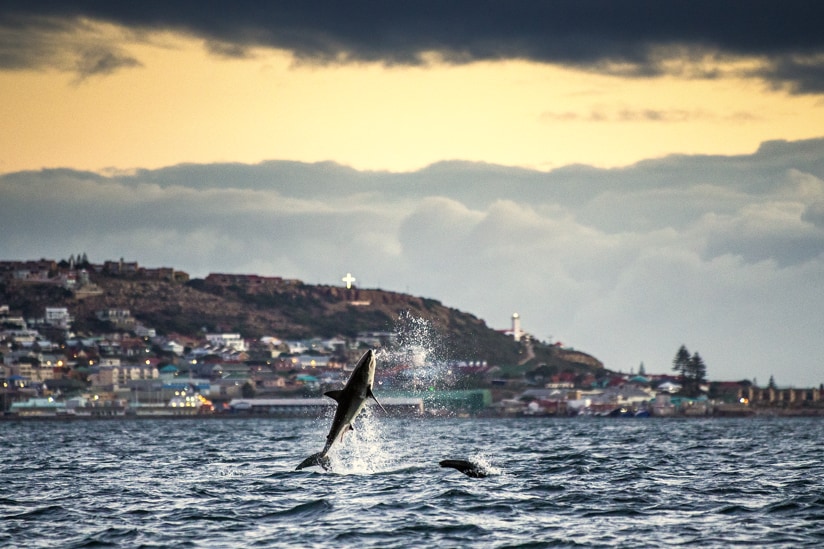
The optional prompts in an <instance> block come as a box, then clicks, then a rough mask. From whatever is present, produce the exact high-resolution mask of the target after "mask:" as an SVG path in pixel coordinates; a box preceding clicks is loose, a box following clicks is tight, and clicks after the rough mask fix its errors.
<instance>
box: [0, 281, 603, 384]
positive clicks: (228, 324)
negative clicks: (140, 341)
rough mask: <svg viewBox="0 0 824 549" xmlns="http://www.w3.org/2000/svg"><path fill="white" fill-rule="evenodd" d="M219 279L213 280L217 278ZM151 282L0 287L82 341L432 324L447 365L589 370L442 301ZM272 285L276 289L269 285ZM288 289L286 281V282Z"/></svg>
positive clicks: (345, 332) (3, 299)
mask: <svg viewBox="0 0 824 549" xmlns="http://www.w3.org/2000/svg"><path fill="white" fill-rule="evenodd" d="M210 278H211V277H210ZM210 278H207V279H206V280H203V279H194V280H191V281H187V282H178V281H172V280H158V279H149V278H146V277H143V276H140V275H120V274H117V275H112V274H106V273H93V274H92V275H91V282H92V283H93V284H94V285H96V286H97V287H98V288H99V290H100V293H99V295H89V296H87V297H83V298H79V297H77V296H75V295H74V294H73V293H72V292H70V291H67V290H64V289H62V288H60V287H58V286H56V285H52V284H38V283H31V282H19V281H14V280H8V281H6V282H0V304H8V305H9V306H10V308H11V309H13V310H17V311H20V312H22V313H23V314H24V316H26V317H28V318H34V317H42V316H43V313H44V309H45V307H46V306H50V307H67V308H68V309H69V311H70V313H71V314H72V315H73V316H74V317H75V322H74V328H75V331H76V332H78V333H95V332H102V331H106V330H107V329H109V330H110V329H111V326H110V325H109V326H107V325H106V323H102V322H101V321H99V320H98V319H97V317H96V314H95V313H96V311H98V310H101V309H108V308H121V309H128V310H129V311H130V312H131V314H132V316H133V317H135V318H136V319H137V320H138V321H140V322H141V323H143V324H144V325H146V326H150V327H153V328H155V329H156V330H157V332H158V333H159V334H172V333H178V334H181V335H186V336H192V337H196V336H198V335H199V334H202V333H203V332H204V331H206V332H239V333H241V334H243V335H244V337H249V338H258V337H261V336H266V335H270V336H276V337H278V338H281V339H300V338H309V337H312V336H318V337H324V338H326V337H333V336H344V337H347V338H354V337H355V336H356V335H357V334H358V333H360V332H367V331H375V332H389V331H401V332H402V333H403V332H404V330H398V328H399V326H398V324H399V323H402V322H409V321H410V319H418V318H419V319H424V320H426V321H427V322H428V324H427V325H428V326H429V327H431V330H432V331H433V332H435V334H436V336H435V337H434V338H433V339H435V340H436V341H437V343H438V345H437V346H438V347H439V349H437V351H438V355H439V356H441V357H443V358H454V359H466V360H486V361H488V362H489V363H490V364H497V365H514V364H517V363H519V362H524V361H525V357H532V358H530V359H529V361H528V362H529V363H530V364H533V365H535V366H537V365H538V364H550V365H553V366H556V367H557V368H558V369H568V370H574V371H582V370H589V369H590V368H588V367H584V366H582V365H581V364H579V363H575V362H571V361H567V360H564V359H563V358H561V357H560V356H558V355H557V353H555V352H554V350H553V349H552V348H548V347H544V346H541V345H540V344H537V345H533V346H531V348H530V349H525V348H524V347H523V345H522V344H519V343H517V342H515V341H513V340H512V338H511V337H509V336H507V335H504V334H502V333H500V332H498V331H496V330H493V329H491V328H490V327H488V326H487V325H486V323H485V322H484V321H483V320H481V319H479V318H477V317H475V316H473V315H471V314H468V313H465V312H461V311H458V310H457V309H453V308H449V307H446V306H444V305H443V304H442V303H441V302H439V301H436V300H434V299H427V298H421V297H415V296H411V295H407V294H400V293H395V292H388V291H383V290H373V289H368V290H367V289H359V288H351V289H346V288H342V287H333V286H314V285H307V284H303V283H301V282H300V281H288V280H287V281H282V283H278V284H268V285H263V286H253V285H249V284H238V283H231V284H226V283H224V284H219V283H214V281H211V280H210ZM269 280H272V279H269ZM278 280H279V279H278Z"/></svg>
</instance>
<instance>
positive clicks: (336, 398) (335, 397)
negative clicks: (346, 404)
mask: <svg viewBox="0 0 824 549" xmlns="http://www.w3.org/2000/svg"><path fill="white" fill-rule="evenodd" d="M341 393H343V391H341V390H335V391H326V392H325V393H323V394H324V395H326V396H328V397H329V398H331V399H333V400H334V401H335V402H338V403H340V395H341Z"/></svg>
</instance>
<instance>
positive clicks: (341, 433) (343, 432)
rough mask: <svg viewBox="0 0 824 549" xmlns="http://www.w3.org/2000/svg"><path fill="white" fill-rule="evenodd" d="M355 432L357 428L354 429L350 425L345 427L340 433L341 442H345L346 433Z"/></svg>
mask: <svg viewBox="0 0 824 549" xmlns="http://www.w3.org/2000/svg"><path fill="white" fill-rule="evenodd" d="M354 430H355V428H354V427H353V426H352V424H351V423H350V424H349V426H348V427H345V428H344V429H343V430H342V431H341V432H340V441H341V442H343V435H345V434H346V433H348V432H349V431H354Z"/></svg>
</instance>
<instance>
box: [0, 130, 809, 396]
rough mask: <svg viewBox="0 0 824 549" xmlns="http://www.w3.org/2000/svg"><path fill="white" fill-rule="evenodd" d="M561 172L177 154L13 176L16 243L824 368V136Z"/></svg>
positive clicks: (785, 377)
mask: <svg viewBox="0 0 824 549" xmlns="http://www.w3.org/2000/svg"><path fill="white" fill-rule="evenodd" d="M815 143H817V146H818V149H817V151H818V154H812V152H814V151H815V150H816V149H815V147H814V146H813V144H811V143H810V142H801V143H798V144H780V145H770V146H766V145H765V146H764V147H762V149H761V150H760V151H759V152H758V153H756V154H754V155H749V156H743V157H731V158H723V157H713V158H707V157H686V156H684V157H671V158H668V159H662V160H658V161H649V162H644V163H640V164H638V165H636V166H633V167H631V168H628V169H621V170H597V169H592V168H586V167H575V168H565V169H562V170H556V171H554V172H550V173H541V172H530V171H528V170H522V169H511V170H510V169H508V168H502V167H500V166H486V165H482V164H470V163H445V164H442V165H437V166H432V167H430V168H427V169H425V170H421V171H419V172H414V173H409V174H390V173H369V172H363V173H361V172H356V171H354V170H350V169H348V168H343V167H340V166H335V165H333V164H322V165H302V164H297V163H291V162H288V163H286V162H284V163H278V162H269V163H264V164H260V165H255V166H244V165H238V164H234V165H215V166H208V165H206V166H195V165H190V166H177V167H174V168H169V169H166V170H157V171H141V172H137V173H135V174H133V175H122V176H117V175H112V176H109V177H106V176H100V175H94V174H88V173H78V172H72V171H68V170H58V171H44V172H25V173H22V172H21V173H16V174H9V175H6V176H2V177H0V195H2V197H3V200H2V202H0V229H2V231H0V244H2V252H3V254H4V256H6V257H7V258H21V259H22V258H36V257H43V256H45V257H54V258H63V257H68V255H69V254H72V253H78V252H87V253H88V254H89V256H90V258H91V259H92V260H93V261H102V260H105V259H116V258H119V257H121V256H123V257H126V258H128V259H135V260H138V261H139V262H140V263H141V264H144V265H148V266H173V267H176V268H179V269H183V270H186V271H189V272H190V273H191V274H193V275H195V276H205V275H206V274H208V273H209V272H254V273H259V274H266V275H278V276H285V277H296V278H300V279H303V280H305V281H306V282H309V283H324V284H340V277H341V276H343V274H345V273H346V272H348V271H351V272H352V273H353V274H354V276H355V277H356V278H357V279H358V284H359V285H361V286H363V287H383V288H385V289H388V290H395V291H408V292H410V293H413V294H416V295H422V296H425V297H431V298H435V299H439V300H441V301H442V302H444V303H445V304H446V305H448V306H452V307H457V308H460V309H463V310H466V311H468V312H470V313H473V314H475V315H477V316H480V317H481V318H484V319H485V320H486V321H487V322H488V323H489V324H490V325H492V326H493V327H497V328H504V327H507V326H508V325H509V319H510V315H511V314H512V313H513V312H516V311H517V312H518V313H520V315H521V317H522V323H523V327H524V328H525V329H526V330H528V331H530V332H532V333H533V334H534V335H536V336H537V337H539V338H541V339H548V338H550V337H552V338H553V339H555V340H558V339H560V340H562V341H563V342H564V343H566V344H569V345H573V346H575V347H577V348H580V349H582V350H585V351H589V352H591V353H593V354H594V355H595V356H597V357H598V358H600V359H602V360H603V361H604V362H605V363H606V365H607V366H608V367H610V368H614V369H622V370H624V371H628V370H629V369H630V368H637V366H638V364H639V363H640V362H641V361H643V362H644V363H645V367H646V369H647V371H648V372H665V371H669V369H670V368H671V364H670V363H671V359H672V356H674V354H675V351H676V350H677V349H678V347H679V346H680V345H681V344H682V343H683V344H686V345H687V347H688V348H689V349H690V350H692V351H698V352H700V353H701V354H702V356H703V357H704V358H705V360H706V362H707V365H708V369H709V375H710V377H711V378H714V379H742V378H752V377H756V378H758V380H759V381H760V382H766V380H767V379H768V378H769V376H770V375H775V378H776V381H777V382H778V383H779V384H795V385H817V384H818V383H821V382H822V381H824V371H822V368H821V367H820V357H821V356H824V338H822V337H821V333H820V332H821V326H822V325H824V293H822V292H821V284H822V282H824V206H822V204H824V185H823V184H822V180H821V177H820V176H821V175H822V170H824V168H822V166H820V158H822V157H824V154H822V153H824V141H817V142H815Z"/></svg>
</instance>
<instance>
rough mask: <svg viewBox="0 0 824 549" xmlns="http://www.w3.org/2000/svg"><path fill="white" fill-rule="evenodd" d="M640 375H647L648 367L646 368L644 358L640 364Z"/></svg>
mask: <svg viewBox="0 0 824 549" xmlns="http://www.w3.org/2000/svg"><path fill="white" fill-rule="evenodd" d="M638 375H639V376H645V375H647V369H646V368H644V361H643V360H642V361H641V365H640V366H638Z"/></svg>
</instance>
